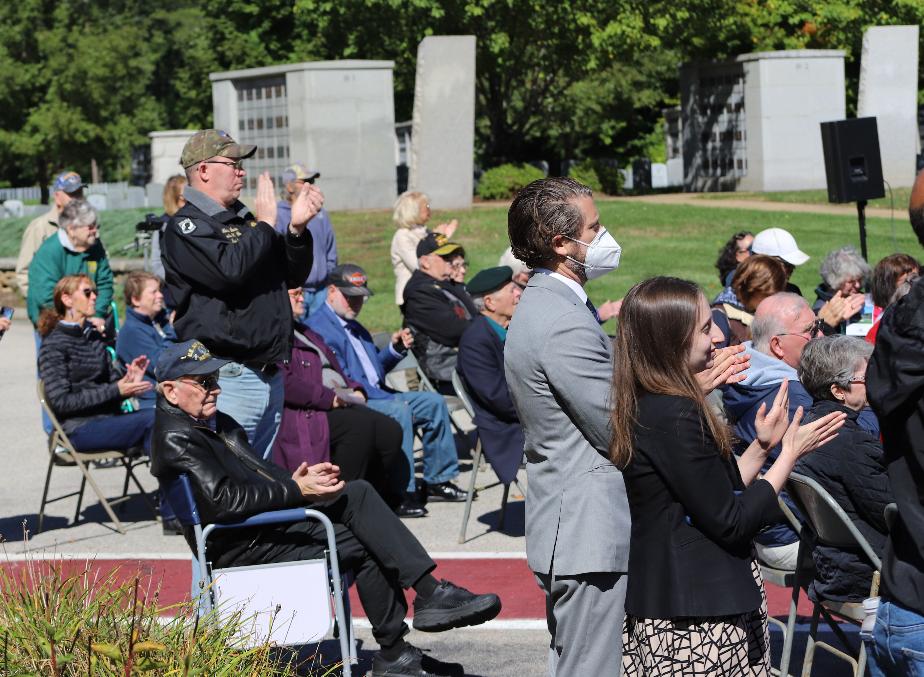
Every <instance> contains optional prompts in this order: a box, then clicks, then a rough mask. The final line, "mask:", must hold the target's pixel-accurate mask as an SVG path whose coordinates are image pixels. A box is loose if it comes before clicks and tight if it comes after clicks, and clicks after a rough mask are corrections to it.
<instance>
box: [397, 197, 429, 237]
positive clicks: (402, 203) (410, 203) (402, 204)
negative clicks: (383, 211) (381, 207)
mask: <svg viewBox="0 0 924 677" xmlns="http://www.w3.org/2000/svg"><path fill="white" fill-rule="evenodd" d="M429 201H430V198H428V197H427V194H426V193H421V192H420V191H416V190H408V191H405V192H403V193H401V195H399V196H398V199H397V200H395V206H394V212H393V213H392V215H391V218H392V220H393V221H394V222H395V225H396V226H398V228H413V227H414V226H419V225H421V224H420V205H421V204H423V203H425V202H429Z"/></svg>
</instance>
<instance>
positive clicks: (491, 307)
mask: <svg viewBox="0 0 924 677" xmlns="http://www.w3.org/2000/svg"><path fill="white" fill-rule="evenodd" d="M481 300H482V302H483V303H484V309H485V310H487V311H488V312H491V313H493V312H494V311H495V310H497V305H496V304H495V303H494V297H493V296H491V295H490V294H486V295H484V296H483V297H481Z"/></svg>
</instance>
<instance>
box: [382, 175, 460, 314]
mask: <svg viewBox="0 0 924 677" xmlns="http://www.w3.org/2000/svg"><path fill="white" fill-rule="evenodd" d="M392 218H393V219H394V222H395V225H397V226H398V229H397V230H396V231H395V235H394V237H392V238H391V265H392V266H393V268H394V271H395V303H396V304H397V305H399V306H401V305H403V304H404V286H405V285H406V284H407V281H408V280H409V279H411V273H413V272H414V271H415V270H417V243H418V242H420V241H421V240H422V239H423V238H424V236H426V234H427V221H429V220H430V198H428V197H427V195H426V193H421V192H418V191H407V192H405V193H402V194H401V195H399V196H398V199H397V201H395V211H394V214H393V215H392ZM458 226H459V221H458V220H457V219H453V220H452V221H450V222H449V223H441V224H440V225H438V226H437V227H436V228H434V230H435V231H436V232H437V233H442V234H443V235H445V236H446V237H452V234H453V233H454V232H455V230H456V228H457V227H458Z"/></svg>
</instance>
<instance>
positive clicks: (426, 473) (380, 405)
mask: <svg viewBox="0 0 924 677" xmlns="http://www.w3.org/2000/svg"><path fill="white" fill-rule="evenodd" d="M367 404H368V406H369V408H370V409H375V410H376V411H379V412H381V413H383V414H385V415H386V416H390V417H391V418H393V419H395V420H396V421H397V422H398V423H400V424H401V433H402V436H401V449H402V450H403V451H404V455H405V456H407V460H408V463H409V464H410V466H411V478H410V481H409V482H408V487H407V490H408V492H414V491H416V489H417V487H416V485H415V482H414V428H420V430H421V433H422V435H421V437H422V439H423V452H424V463H423V478H424V481H425V482H426V483H427V484H440V483H441V482H448V481H449V480H451V479H454V478H455V477H456V476H458V474H459V456H458V455H457V454H456V442H455V440H454V439H453V437H452V423H450V421H449V410H448V409H447V408H446V402H445V401H444V400H443V396H442V395H438V394H436V393H395V394H394V395H392V396H391V397H389V398H387V399H376V400H369V402H368V403H367Z"/></svg>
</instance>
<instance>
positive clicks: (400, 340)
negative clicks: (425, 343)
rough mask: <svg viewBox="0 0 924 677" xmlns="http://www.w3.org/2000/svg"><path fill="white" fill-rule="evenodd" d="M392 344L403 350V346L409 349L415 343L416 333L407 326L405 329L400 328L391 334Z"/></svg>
mask: <svg viewBox="0 0 924 677" xmlns="http://www.w3.org/2000/svg"><path fill="white" fill-rule="evenodd" d="M391 344H392V345H393V346H394V347H395V349H396V350H401V349H402V348H404V349H405V350H408V349H410V347H411V346H412V345H414V335H413V334H412V333H411V330H410V329H408V328H407V327H405V328H404V329H399V330H398V331H396V332H395V333H394V334H392V335H391Z"/></svg>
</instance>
